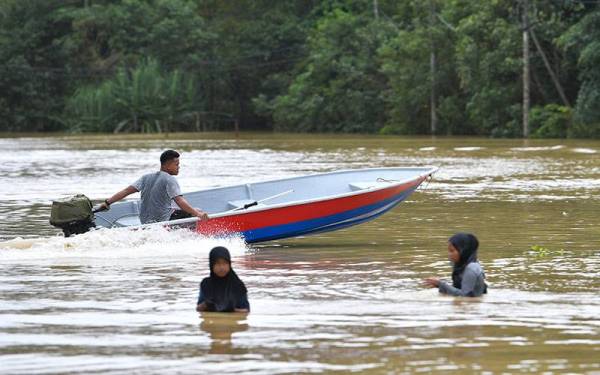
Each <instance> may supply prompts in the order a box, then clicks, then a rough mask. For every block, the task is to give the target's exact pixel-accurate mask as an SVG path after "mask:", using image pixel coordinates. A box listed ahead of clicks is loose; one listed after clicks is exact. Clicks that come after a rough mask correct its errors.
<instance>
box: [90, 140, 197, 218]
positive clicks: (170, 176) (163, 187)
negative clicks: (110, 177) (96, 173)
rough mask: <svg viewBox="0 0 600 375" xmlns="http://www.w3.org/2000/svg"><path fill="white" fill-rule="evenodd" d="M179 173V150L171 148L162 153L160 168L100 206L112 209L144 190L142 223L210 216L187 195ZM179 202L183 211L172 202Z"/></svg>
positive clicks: (141, 208)
mask: <svg viewBox="0 0 600 375" xmlns="http://www.w3.org/2000/svg"><path fill="white" fill-rule="evenodd" d="M177 174H179V153H178V152H177V151H175V150H167V151H165V152H163V153H162V154H161V155H160V170H159V171H158V172H152V173H148V174H146V175H143V176H142V177H141V178H140V179H139V180H137V181H136V182H134V183H133V185H130V186H128V187H126V188H125V189H123V190H121V191H120V192H118V193H116V194H115V195H113V196H112V197H110V198H108V199H105V200H104V203H102V204H101V206H100V208H101V209H103V210H108V209H110V205H111V204H113V203H115V202H118V201H120V200H121V199H123V198H125V197H127V196H128V195H131V194H133V193H137V192H140V193H141V196H142V197H141V207H140V221H141V222H142V224H147V223H157V222H160V221H167V220H175V219H181V218H184V217H192V216H195V217H197V218H199V219H200V220H206V219H208V215H207V214H206V212H204V211H202V210H199V209H196V208H194V207H192V206H191V205H190V204H189V203H188V201H187V200H186V199H185V198H184V197H183V195H182V193H181V189H180V188H179V184H178V183H177V180H176V179H175V177H174V176H177ZM172 200H173V201H175V203H177V205H178V206H179V207H180V208H181V210H182V211H183V212H182V211H179V210H173V209H172V208H171V201H172Z"/></svg>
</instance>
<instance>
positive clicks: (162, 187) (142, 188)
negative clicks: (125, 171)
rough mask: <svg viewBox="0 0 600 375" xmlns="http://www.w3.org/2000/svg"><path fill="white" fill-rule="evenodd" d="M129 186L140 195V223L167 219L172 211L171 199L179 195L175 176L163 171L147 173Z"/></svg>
mask: <svg viewBox="0 0 600 375" xmlns="http://www.w3.org/2000/svg"><path fill="white" fill-rule="evenodd" d="M131 186H133V187H134V188H136V189H137V190H138V191H139V192H140V193H141V195H142V199H141V207H140V221H141V222H142V224H146V223H156V222H159V221H167V220H169V218H170V217H171V214H172V213H173V210H172V209H171V201H172V200H173V198H175V197H177V196H179V195H181V189H180V188H179V184H178V183H177V180H176V179H175V177H173V176H171V175H170V174H168V173H167V172H163V171H158V172H153V173H148V174H145V175H143V176H142V177H141V178H140V179H139V180H137V181H136V182H134V183H133V185H131Z"/></svg>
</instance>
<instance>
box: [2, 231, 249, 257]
mask: <svg viewBox="0 0 600 375" xmlns="http://www.w3.org/2000/svg"><path fill="white" fill-rule="evenodd" d="M215 246H225V247H227V248H228V249H229V251H230V252H231V255H233V256H236V255H243V254H245V253H246V252H248V251H250V248H249V247H248V245H247V244H246V243H245V242H244V240H243V238H242V237H241V236H228V237H218V238H216V237H205V236H201V235H199V234H197V233H195V232H193V231H190V230H187V229H172V228H171V229H169V228H164V227H161V226H152V227H148V228H144V229H138V230H134V229H130V228H117V229H98V230H93V231H91V232H88V233H84V234H80V235H77V236H73V237H69V238H65V237H63V236H55V237H40V238H27V239H23V238H15V239H13V240H9V241H5V242H0V259H3V260H11V259H14V260H18V259H39V258H51V259H56V258H80V257H86V258H123V259H126V258H144V257H152V258H154V257H159V258H164V257H172V256H176V257H181V256H193V257H197V256H203V255H208V253H209V251H210V250H211V249H212V248H213V247H215Z"/></svg>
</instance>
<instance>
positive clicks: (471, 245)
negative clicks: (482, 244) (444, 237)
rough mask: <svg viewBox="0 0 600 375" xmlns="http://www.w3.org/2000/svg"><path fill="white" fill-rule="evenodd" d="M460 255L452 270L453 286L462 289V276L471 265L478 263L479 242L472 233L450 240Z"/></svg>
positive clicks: (459, 235)
mask: <svg viewBox="0 0 600 375" xmlns="http://www.w3.org/2000/svg"><path fill="white" fill-rule="evenodd" d="M448 242H450V243H451V244H452V245H453V246H454V247H455V248H456V250H458V252H459V253H460V259H459V260H458V262H456V263H455V264H454V267H453V269H452V286H454V287H455V288H458V289H460V287H461V284H462V275H463V273H464V271H465V267H466V266H467V265H469V263H473V262H477V248H478V247H479V241H478V240H477V237H475V236H474V235H472V234H470V233H456V234H455V235H454V236H452V237H450V239H449V240H448Z"/></svg>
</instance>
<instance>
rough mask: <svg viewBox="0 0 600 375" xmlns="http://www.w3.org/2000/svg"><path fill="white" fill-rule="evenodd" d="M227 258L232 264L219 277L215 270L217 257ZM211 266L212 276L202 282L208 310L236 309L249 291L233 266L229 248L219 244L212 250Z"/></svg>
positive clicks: (225, 310) (210, 256)
mask: <svg viewBox="0 0 600 375" xmlns="http://www.w3.org/2000/svg"><path fill="white" fill-rule="evenodd" d="M219 258H223V259H225V260H226V261H227V262H228V263H229V266H230V270H229V273H228V274H227V275H226V276H225V277H219V276H217V275H216V274H215V273H214V272H213V266H214V265H215V263H216V262H217V259H219ZM208 263H209V266H210V277H207V278H205V279H204V280H202V283H200V289H201V290H202V295H203V296H204V302H206V305H207V308H208V311H217V312H231V311H233V310H234V309H235V307H236V304H237V303H238V301H239V300H240V299H242V298H243V297H245V296H246V294H247V293H248V291H247V290H246V286H245V285H244V283H243V282H242V280H240V278H239V277H238V275H237V274H236V273H235V271H234V270H233V268H231V255H229V250H227V249H226V248H225V247H223V246H217V247H215V248H213V249H212V250H211V251H210V254H209V256H208Z"/></svg>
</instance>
